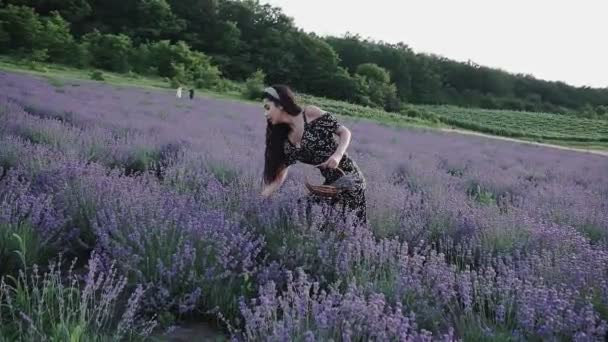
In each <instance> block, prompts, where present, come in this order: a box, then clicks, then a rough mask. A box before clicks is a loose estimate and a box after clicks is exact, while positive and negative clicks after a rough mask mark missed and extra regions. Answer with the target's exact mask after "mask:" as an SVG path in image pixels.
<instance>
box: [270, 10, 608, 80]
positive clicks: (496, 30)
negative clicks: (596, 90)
mask: <svg viewBox="0 0 608 342" xmlns="http://www.w3.org/2000/svg"><path fill="white" fill-rule="evenodd" d="M261 2H262V3H269V4H271V5H274V6H278V7H280V8H282V9H283V13H285V14H286V15H288V16H290V17H292V18H294V21H295V24H296V26H298V27H300V28H302V29H304V30H305V31H307V32H316V33H317V34H320V35H338V36H341V35H342V34H344V33H346V32H351V33H358V34H359V35H361V36H362V37H364V38H365V37H370V38H373V39H375V40H383V41H385V42H391V43H397V42H399V41H402V42H404V43H405V44H407V45H409V46H410V47H411V48H412V49H413V50H414V51H415V52H426V53H434V54H438V55H442V56H444V57H448V58H450V59H454V60H458V61H467V60H469V59H470V60H472V61H473V62H475V63H477V64H481V65H485V66H490V67H494V68H500V69H503V70H506V71H509V72H513V73H525V74H532V75H534V76H535V77H537V78H540V79H545V80H555V81H564V82H566V83H568V84H572V85H576V86H583V85H587V86H592V87H608V1H606V0H596V1H592V0H576V1H575V0H572V1H563V0H501V1H498V0H458V1H457V0H444V1H440V0H374V1H364V0H261Z"/></svg>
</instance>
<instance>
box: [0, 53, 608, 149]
mask: <svg viewBox="0 0 608 342" xmlns="http://www.w3.org/2000/svg"><path fill="white" fill-rule="evenodd" d="M0 70H6V71H12V72H20V73H28V74H32V75H37V76H42V77H44V78H46V79H47V80H48V81H49V83H50V84H51V85H53V86H54V87H55V88H56V90H57V91H59V92H61V91H63V88H64V87H66V86H70V85H72V86H75V84H73V80H80V81H87V82H96V81H92V80H91V73H92V72H94V71H95V70H90V69H77V68H72V67H67V66H61V65H56V64H38V65H37V66H36V67H32V65H31V63H27V62H21V61H18V60H16V59H14V58H12V57H8V56H0ZM103 78H104V80H103V81H97V82H104V83H107V84H111V85H115V86H119V87H123V86H124V87H132V86H137V87H143V88H149V89H156V90H162V91H167V92H174V89H173V88H172V87H171V86H170V85H169V83H168V82H167V81H166V80H165V79H163V78H161V77H152V76H140V75H135V74H132V73H130V74H119V73H112V72H105V71H104V72H103ZM197 93H198V95H199V96H200V95H202V96H206V97H211V98H215V99H222V100H233V101H241V102H248V103H257V101H252V100H247V99H244V98H243V97H242V95H241V94H240V92H238V91H235V90H231V91H228V92H221V91H214V90H208V89H205V90H197ZM301 99H302V100H303V101H304V102H306V103H309V104H313V105H317V106H319V107H322V108H324V109H326V110H329V111H332V112H335V113H336V114H339V115H343V116H347V117H349V118H350V119H353V120H355V121H371V122H376V123H380V124H382V125H386V126H393V127H405V128H410V129H436V128H447V127H450V126H455V127H458V128H461V129H465V130H471V131H475V132H482V133H486V134H491V135H497V136H506V137H511V138H516V139H519V140H523V141H533V142H542V143H546V144H553V145H559V146H565V147H574V148H585V149H595V150H608V121H606V120H591V119H583V118H576V117H572V116H565V115H557V114H550V113H531V112H517V111H508V110H484V109H472V108H460V107H455V106H426V105H409V109H408V110H409V111H412V110H413V111H420V112H426V113H428V114H429V115H430V116H431V117H436V118H438V119H439V122H434V120H426V119H425V118H424V117H422V118H420V117H412V116H410V115H408V114H407V113H389V112H386V111H384V110H382V109H378V108H370V107H365V106H361V105H355V104H351V103H347V102H343V101H336V100H332V99H327V98H321V97H315V96H310V95H302V96H301ZM406 112H407V110H406Z"/></svg>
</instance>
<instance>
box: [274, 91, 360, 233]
mask: <svg viewBox="0 0 608 342" xmlns="http://www.w3.org/2000/svg"><path fill="white" fill-rule="evenodd" d="M263 104H264V110H265V116H266V119H267V121H268V125H267V127H266V152H265V161H264V188H263V190H262V196H263V197H268V196H270V195H271V194H272V193H273V192H274V191H275V190H277V189H278V188H279V187H280V186H281V185H282V184H283V182H284V181H285V178H286V177H287V170H288V169H289V166H290V165H292V164H294V163H296V162H298V161H299V162H302V163H305V164H309V165H314V166H315V167H317V168H319V169H320V171H321V174H322V175H323V177H324V178H325V182H324V184H331V183H332V182H334V181H336V180H337V179H338V178H340V177H341V176H343V174H348V175H350V177H351V178H352V179H354V180H355V182H354V183H355V186H354V187H352V188H351V189H349V190H347V191H343V192H341V193H339V194H338V195H337V196H336V197H334V198H331V199H324V198H320V197H317V196H314V195H311V197H310V198H309V199H310V200H312V201H311V202H316V203H321V202H325V203H328V204H330V205H332V206H338V207H340V208H341V209H342V213H343V214H344V215H345V214H346V213H347V211H352V212H354V213H355V214H356V217H357V218H358V220H359V222H358V223H361V224H366V223H367V214H366V202H365V187H366V183H365V178H364V177H363V174H362V173H361V170H360V169H359V167H358V166H357V164H356V163H355V162H354V161H353V160H352V159H351V158H350V157H349V156H348V155H347V153H346V149H347V148H348V145H349V144H350V140H351V132H350V130H349V129H348V128H346V127H345V126H343V125H341V124H340V123H338V121H337V120H336V117H335V116H334V115H333V114H332V113H330V112H326V111H323V110H321V109H320V108H318V107H316V106H306V107H304V108H302V107H300V106H299V105H298V104H297V103H296V99H295V96H294V94H293V92H292V91H291V90H290V89H289V87H287V86H284V85H275V86H272V87H268V88H266V89H265V90H264V95H263ZM335 136H337V137H338V140H336V137H335ZM309 203H310V202H309Z"/></svg>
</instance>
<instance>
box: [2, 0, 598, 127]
mask: <svg viewBox="0 0 608 342" xmlns="http://www.w3.org/2000/svg"><path fill="white" fill-rule="evenodd" d="M8 2H9V3H11V5H6V6H1V7H0V53H10V54H16V55H18V56H19V57H21V58H23V57H26V58H28V59H32V57H36V58H37V60H38V62H37V63H40V62H41V61H45V62H46V61H50V62H56V63H62V64H68V65H74V66H78V67H84V66H88V65H90V66H93V67H96V68H100V69H103V70H107V71H118V72H128V71H130V70H133V71H135V72H137V73H139V74H145V75H151V76H157V75H158V76H161V77H168V78H170V79H171V78H174V79H176V80H178V81H179V82H182V83H188V84H190V85H194V86H196V87H198V88H208V89H216V90H218V89H225V88H226V84H227V83H225V82H224V83H222V82H223V81H221V79H222V78H221V77H222V76H223V77H227V78H229V79H232V80H235V81H244V80H246V79H247V78H248V77H249V76H250V75H251V74H252V73H254V72H255V71H256V70H258V69H261V70H264V71H265V73H266V75H267V77H266V81H267V82H268V83H285V84H290V85H292V86H293V87H294V88H295V89H298V91H300V92H305V93H308V94H311V95H316V96H321V97H327V98H333V99H338V100H345V101H348V102H351V103H358V104H362V105H366V106H374V107H382V108H384V109H385V110H387V111H392V112H399V111H400V108H401V104H402V103H413V104H434V105H438V104H451V105H456V106H460V107H481V108H486V109H511V110H523V111H535V112H538V111H541V112H551V113H559V114H565V115H571V116H579V117H584V118H589V119H601V120H604V121H606V120H608V89H592V88H589V87H573V86H569V85H567V84H564V83H563V82H547V81H543V80H538V79H536V78H534V77H533V76H531V75H522V74H516V75H514V74H509V73H507V72H505V71H502V70H497V69H492V68H488V67H483V66H480V65H477V64H475V63H474V62H471V61H469V62H464V63H463V62H457V61H453V60H450V59H447V58H444V57H441V56H436V55H428V54H421V53H415V52H414V51H413V50H412V49H411V48H409V47H408V46H407V45H405V44H404V43H396V44H389V43H384V42H376V41H373V40H371V39H362V38H361V37H360V36H358V35H352V34H346V35H344V36H343V37H326V38H320V37H318V36H316V35H315V34H312V33H310V34H309V33H306V32H304V31H302V30H300V29H298V28H297V27H296V26H295V24H294V22H293V20H292V19H291V18H290V17H288V16H287V15H285V14H284V13H283V12H282V11H281V9H279V8H277V7H273V6H271V5H268V4H262V3H260V2H258V1H231V0H138V1H135V0H129V1H118V0H108V1H92V0H64V1H59V0H45V1H33V0H28V1H24V0H13V1H8ZM14 4H18V5H27V6H30V7H26V6H14ZM64 19H65V20H64ZM93 28H95V29H96V30H92V29H93ZM97 30H98V31H97ZM71 31H72V32H71ZM178 40H181V41H178ZM44 50H45V51H46V58H42V57H44V56H45V55H43V54H42V51H44ZM34 52H35V53H34ZM32 67H33V68H35V69H40V67H39V65H37V64H36V63H32ZM232 88H233V89H234V87H232Z"/></svg>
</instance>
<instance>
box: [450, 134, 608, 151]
mask: <svg viewBox="0 0 608 342" xmlns="http://www.w3.org/2000/svg"><path fill="white" fill-rule="evenodd" d="M439 130H440V131H441V132H448V133H458V134H466V135H475V136H479V137H485V138H489V139H497V140H505V141H513V142H518V143H522V144H528V145H536V146H543V147H550V148H556V149H560V150H567V151H575V152H583V153H591V154H598V155H601V156H605V157H608V151H601V150H590V149H584V148H576V147H568V146H560V145H553V144H545V143H539V142H535V141H527V140H519V139H514V138H508V137H501V136H497V135H490V134H484V133H480V132H473V131H465V130H462V129H452V128H441V129H439Z"/></svg>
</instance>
